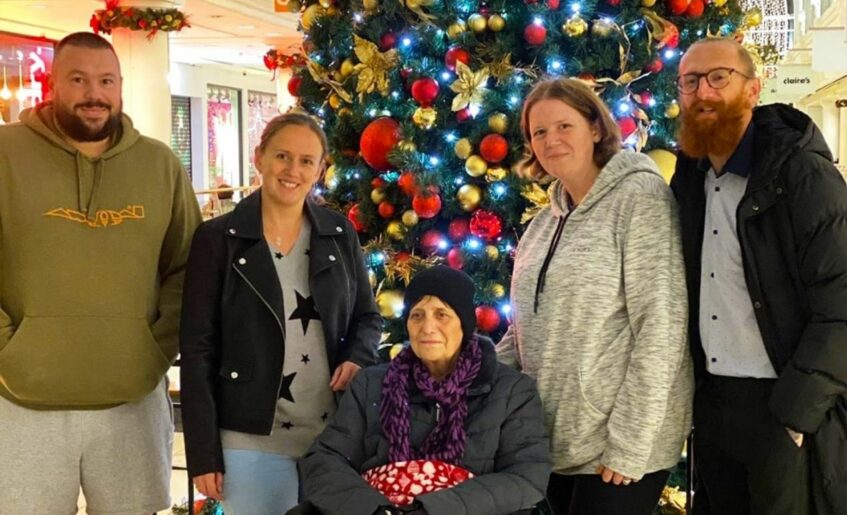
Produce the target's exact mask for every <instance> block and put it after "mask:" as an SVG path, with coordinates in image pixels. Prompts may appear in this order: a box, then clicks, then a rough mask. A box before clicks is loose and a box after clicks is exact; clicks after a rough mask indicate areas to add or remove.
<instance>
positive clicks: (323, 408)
mask: <svg viewBox="0 0 847 515" xmlns="http://www.w3.org/2000/svg"><path fill="white" fill-rule="evenodd" d="M311 232H312V230H311V226H310V225H309V222H308V219H306V220H304V221H303V227H302V228H301V229H300V235H299V236H298V238H297V242H296V243H295V244H294V247H292V248H291V251H290V252H289V253H288V254H283V253H282V252H280V250H279V249H277V248H275V247H274V245H273V244H272V243H270V242H268V247H269V248H270V252H271V259H272V260H273V262H274V265H275V267H276V272H277V276H278V277H279V284H280V287H281V288H282V301H283V306H284V308H283V310H284V317H282V318H283V320H284V321H285V361H284V363H283V367H282V371H281V372H282V374H281V384H280V390H279V401H278V402H277V405H276V416H275V418H274V428H273V431H272V432H271V434H270V435H269V436H265V435H251V434H247V433H240V432H237V431H228V430H221V441H222V443H223V447H224V449H249V450H257V451H262V452H271V453H275V454H283V455H285V456H290V457H292V458H299V457H300V456H301V455H303V453H305V452H306V450H307V449H308V448H309V446H310V445H311V444H312V441H313V440H314V439H315V437H316V436H317V435H318V433H320V432H321V431H322V430H323V428H324V426H325V425H326V421H327V419H328V417H329V415H330V414H332V412H333V411H335V398H334V396H333V394H332V391H331V390H330V389H329V380H330V373H329V363H328V360H327V356H326V344H325V342H324V330H323V325H321V317H320V313H318V311H317V309H316V307H315V302H314V299H313V298H312V294H311V290H310V289H309V255H308V253H309V241H310V235H311Z"/></svg>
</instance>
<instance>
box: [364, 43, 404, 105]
mask: <svg viewBox="0 0 847 515" xmlns="http://www.w3.org/2000/svg"><path fill="white" fill-rule="evenodd" d="M353 40H354V41H355V46H354V48H353V51H354V52H355V53H356V57H358V58H359V64H357V65H356V67H355V68H354V69H353V72H354V73H356V74H357V75H358V83H357V85H356V92H357V93H358V94H359V100H360V101H361V100H362V99H364V96H365V94H367V93H373V92H374V91H378V92H379V93H380V94H381V95H382V96H386V95H388V89H389V80H388V72H390V71H391V70H392V69H393V68H394V67H395V66H396V65H397V62H398V60H399V58H398V56H397V50H396V49H394V48H392V49H391V50H389V51H387V52H380V51H379V48H378V47H377V46H376V44H374V43H373V42H371V41H368V40H367V39H364V38H360V37H359V36H356V35H355V34H354V35H353Z"/></svg>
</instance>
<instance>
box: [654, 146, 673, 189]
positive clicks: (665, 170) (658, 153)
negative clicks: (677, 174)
mask: <svg viewBox="0 0 847 515" xmlns="http://www.w3.org/2000/svg"><path fill="white" fill-rule="evenodd" d="M647 156H648V157H649V158H650V159H652V160H653V161H654V162H655V163H656V166H657V167H658V168H659V171H660V172H661V173H662V177H664V179H665V182H666V183H668V184H670V183H671V177H673V172H674V170H675V169H676V154H674V153H673V152H668V151H667V150H665V149H662V148H657V149H653V150H651V151H650V152H647Z"/></svg>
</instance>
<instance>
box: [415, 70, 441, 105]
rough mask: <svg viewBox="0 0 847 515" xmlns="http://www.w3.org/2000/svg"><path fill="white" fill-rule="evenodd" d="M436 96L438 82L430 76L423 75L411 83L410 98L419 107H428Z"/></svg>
mask: <svg viewBox="0 0 847 515" xmlns="http://www.w3.org/2000/svg"><path fill="white" fill-rule="evenodd" d="M437 97H438V82H436V81H435V79H433V78H431V77H424V78H422V79H418V80H416V81H415V82H413V83H412V98H414V99H415V102H417V103H418V104H420V105H421V107H429V106H431V105H432V102H433V101H434V100H435V99H436V98H437Z"/></svg>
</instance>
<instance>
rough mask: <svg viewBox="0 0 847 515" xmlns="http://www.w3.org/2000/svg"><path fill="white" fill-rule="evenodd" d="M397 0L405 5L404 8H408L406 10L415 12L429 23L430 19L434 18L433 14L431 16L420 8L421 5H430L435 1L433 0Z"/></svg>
mask: <svg viewBox="0 0 847 515" xmlns="http://www.w3.org/2000/svg"><path fill="white" fill-rule="evenodd" d="M398 1H399V2H400V4H401V5H403V6H404V7H406V9H408V10H410V11H412V12H413V13H415V14H417V15H418V17H419V18H420V19H421V20H423V21H424V22H426V23H429V22H431V21H432V20H435V19H436V17H435V16H433V15H431V14H429V13H427V12H424V11H423V9H421V7H429V6H430V5H432V4H434V3H435V1H434V0H398Z"/></svg>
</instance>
